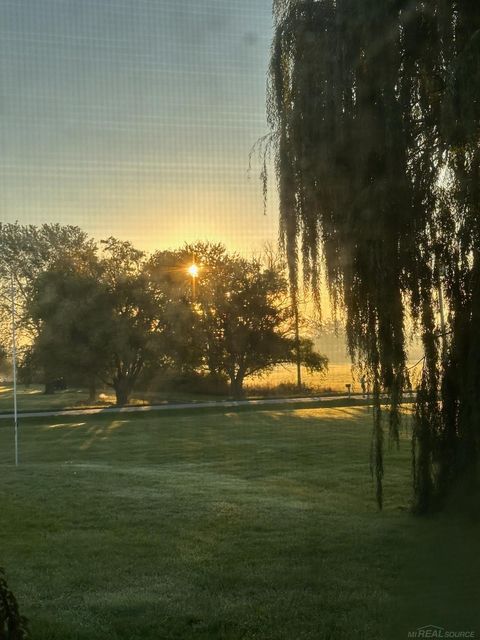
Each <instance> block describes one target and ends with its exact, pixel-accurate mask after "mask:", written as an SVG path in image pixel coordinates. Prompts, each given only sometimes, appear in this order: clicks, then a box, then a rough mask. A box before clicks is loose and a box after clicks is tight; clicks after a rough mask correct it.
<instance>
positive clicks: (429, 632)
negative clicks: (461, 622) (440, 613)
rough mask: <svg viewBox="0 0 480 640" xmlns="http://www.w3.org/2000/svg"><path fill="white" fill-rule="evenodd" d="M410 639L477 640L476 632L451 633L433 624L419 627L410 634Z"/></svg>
mask: <svg viewBox="0 0 480 640" xmlns="http://www.w3.org/2000/svg"><path fill="white" fill-rule="evenodd" d="M408 637H409V638H418V639H420V638H432V639H434V638H441V639H442V640H445V639H446V638H476V635H475V631H449V630H448V629H444V628H443V627H436V626H435V625H433V624H427V625H426V626H425V627H419V628H418V629H415V631H409V632H408Z"/></svg>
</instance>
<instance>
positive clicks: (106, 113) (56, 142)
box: [0, 0, 277, 253]
mask: <svg viewBox="0 0 480 640" xmlns="http://www.w3.org/2000/svg"><path fill="white" fill-rule="evenodd" d="M271 34H272V16H271V0H244V1H242V2H238V1H237V0H205V1H203V0H2V2H1V5H0V74H1V83H0V86H1V94H2V95H1V98H0V109H1V118H0V140H1V149H2V152H1V159H0V180H1V186H0V207H1V213H0V219H1V220H3V221H8V222H13V221H15V220H18V221H19V222H21V223H34V224H36V223H41V222H54V221H58V222H63V223H71V224H78V225H80V226H81V227H83V228H84V229H85V230H87V231H88V232H90V233H91V234H92V235H94V236H95V237H97V238H102V237H106V236H108V235H116V236H118V237H121V238H127V239H130V240H132V241H133V242H134V243H135V244H136V245H137V246H139V247H140V248H143V249H147V250H152V249H154V248H156V247H166V246H175V245H178V244H181V243H182V242H183V241H190V240H195V239H210V240H216V241H222V242H224V243H225V244H227V246H229V247H230V248H235V249H237V250H240V251H241V252H242V253H243V252H249V251H252V250H258V249H259V248H261V246H262V244H263V243H264V242H265V241H275V240H276V237H277V211H276V198H275V196H274V195H273V196H272V197H271V198H270V202H269V207H268V210H267V215H266V216H264V214H263V202H262V193H261V185H260V183H259V180H258V172H259V166H258V164H256V165H254V167H253V171H252V174H251V175H250V177H249V175H248V174H247V169H248V154H249V150H250V148H251V147H252V145H253V143H254V142H255V141H256V140H257V139H258V138H259V137H260V136H262V135H264V134H265V133H266V132H267V131H268V129H267V124H266V116H265V86H266V73H267V67H268V57H269V50H270V41H271ZM272 185H273V180H272Z"/></svg>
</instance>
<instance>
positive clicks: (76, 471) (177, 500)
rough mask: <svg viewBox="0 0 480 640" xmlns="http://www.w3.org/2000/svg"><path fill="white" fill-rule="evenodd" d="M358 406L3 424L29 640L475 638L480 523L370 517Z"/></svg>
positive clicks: (5, 524) (400, 461) (398, 455)
mask: <svg viewBox="0 0 480 640" xmlns="http://www.w3.org/2000/svg"><path fill="white" fill-rule="evenodd" d="M369 435H370V416H369V414H368V409H365V408H355V407H343V408H336V409H335V408H324V409H301V410H284V411H278V410H277V411H251V410H249V411H238V412H237V411H236V412H219V411H217V412H215V411H212V412H200V413H198V412H197V413H193V412H190V413H189V412H185V413H181V414H179V413H176V414H170V415H158V414H143V415H132V414H129V415H122V416H115V415H110V416H104V417H101V418H99V417H95V418H90V417H89V418H84V419H79V418H78V417H77V418H75V419H74V418H70V419H69V420H67V421H66V420H65V419H61V418H58V419H56V420H55V419H53V420H50V421H48V422H47V420H45V421H44V422H41V421H28V420H24V421H23V422H22V424H21V462H22V464H21V467H20V468H18V469H15V468H14V467H13V466H12V464H11V460H12V457H13V447H12V428H11V426H10V425H8V424H6V423H5V422H4V421H2V422H1V423H0V470H1V473H2V482H1V488H0V493H1V505H2V511H1V514H2V526H1V528H0V549H1V552H0V565H2V566H4V567H5V568H6V570H7V574H8V578H9V582H10V584H11V587H12V589H13V590H14V592H15V593H16V595H17V597H18V599H19V601H20V604H21V608H22V611H23V612H24V613H25V614H26V615H27V616H28V618H29V619H30V621H31V628H32V632H33V637H34V639H35V640H47V639H48V640H73V639H75V640H100V639H101V640H106V639H109V640H118V639H120V638H121V639H125V640H127V639H128V640H136V639H138V640H139V639H140V638H141V639H142V640H162V639H171V640H174V639H175V640H177V639H178V640H190V639H202V640H204V639H205V640H206V639H232V640H240V639H242V640H253V639H255V640H259V639H262V640H263V639H265V640H267V639H268V640H270V639H271V640H301V639H307V638H308V639H312V640H313V639H315V640H323V639H325V640H327V639H331V640H350V639H352V640H353V639H355V640H362V639H364V640H367V639H368V640H375V639H378V640H390V639H395V638H407V636H408V632H409V631H413V630H415V629H416V628H417V627H419V626H423V625H428V624H431V625H436V626H441V627H445V628H447V629H451V630H455V631H469V630H471V629H473V630H475V631H476V636H475V637H479V636H480V624H479V619H478V613H477V608H478V602H479V598H480V590H479V586H478V581H479V575H480V557H479V554H478V543H479V540H480V536H479V534H480V526H479V524H478V523H477V524H475V523H471V522H468V521H464V520H462V519H460V518H459V517H453V516H450V517H449V518H446V517H445V516H444V517H442V518H429V519H417V518H413V517H412V516H410V515H409V513H408V502H409V496H410V466H409V443H408V440H407V436H406V434H405V439H404V441H403V442H402V446H401V449H400V451H397V450H396V449H394V450H392V451H391V452H390V453H389V455H388V460H387V469H386V471H387V474H386V482H385V485H386V486H385V491H386V505H385V510H384V511H383V513H378V512H377V510H376V507H375V504H374V502H373V490H372V485H371V480H370V476H369V468H368V462H369V461H368V449H369Z"/></svg>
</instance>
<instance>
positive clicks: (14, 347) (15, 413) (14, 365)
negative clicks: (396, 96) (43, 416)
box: [10, 271, 18, 467]
mask: <svg viewBox="0 0 480 640" xmlns="http://www.w3.org/2000/svg"><path fill="white" fill-rule="evenodd" d="M10 284H11V294H12V368H13V422H14V428H15V466H16V467H18V408H17V335H16V331H17V328H16V324H17V323H16V317H15V281H14V279H13V271H11V272H10Z"/></svg>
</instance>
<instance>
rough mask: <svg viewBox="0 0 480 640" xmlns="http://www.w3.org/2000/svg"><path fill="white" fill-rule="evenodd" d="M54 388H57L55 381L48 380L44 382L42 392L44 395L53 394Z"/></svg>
mask: <svg viewBox="0 0 480 640" xmlns="http://www.w3.org/2000/svg"><path fill="white" fill-rule="evenodd" d="M56 388H57V385H56V383H55V380H49V381H48V382H45V389H44V391H43V393H44V395H46V396H53V394H54V393H55V391H56Z"/></svg>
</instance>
